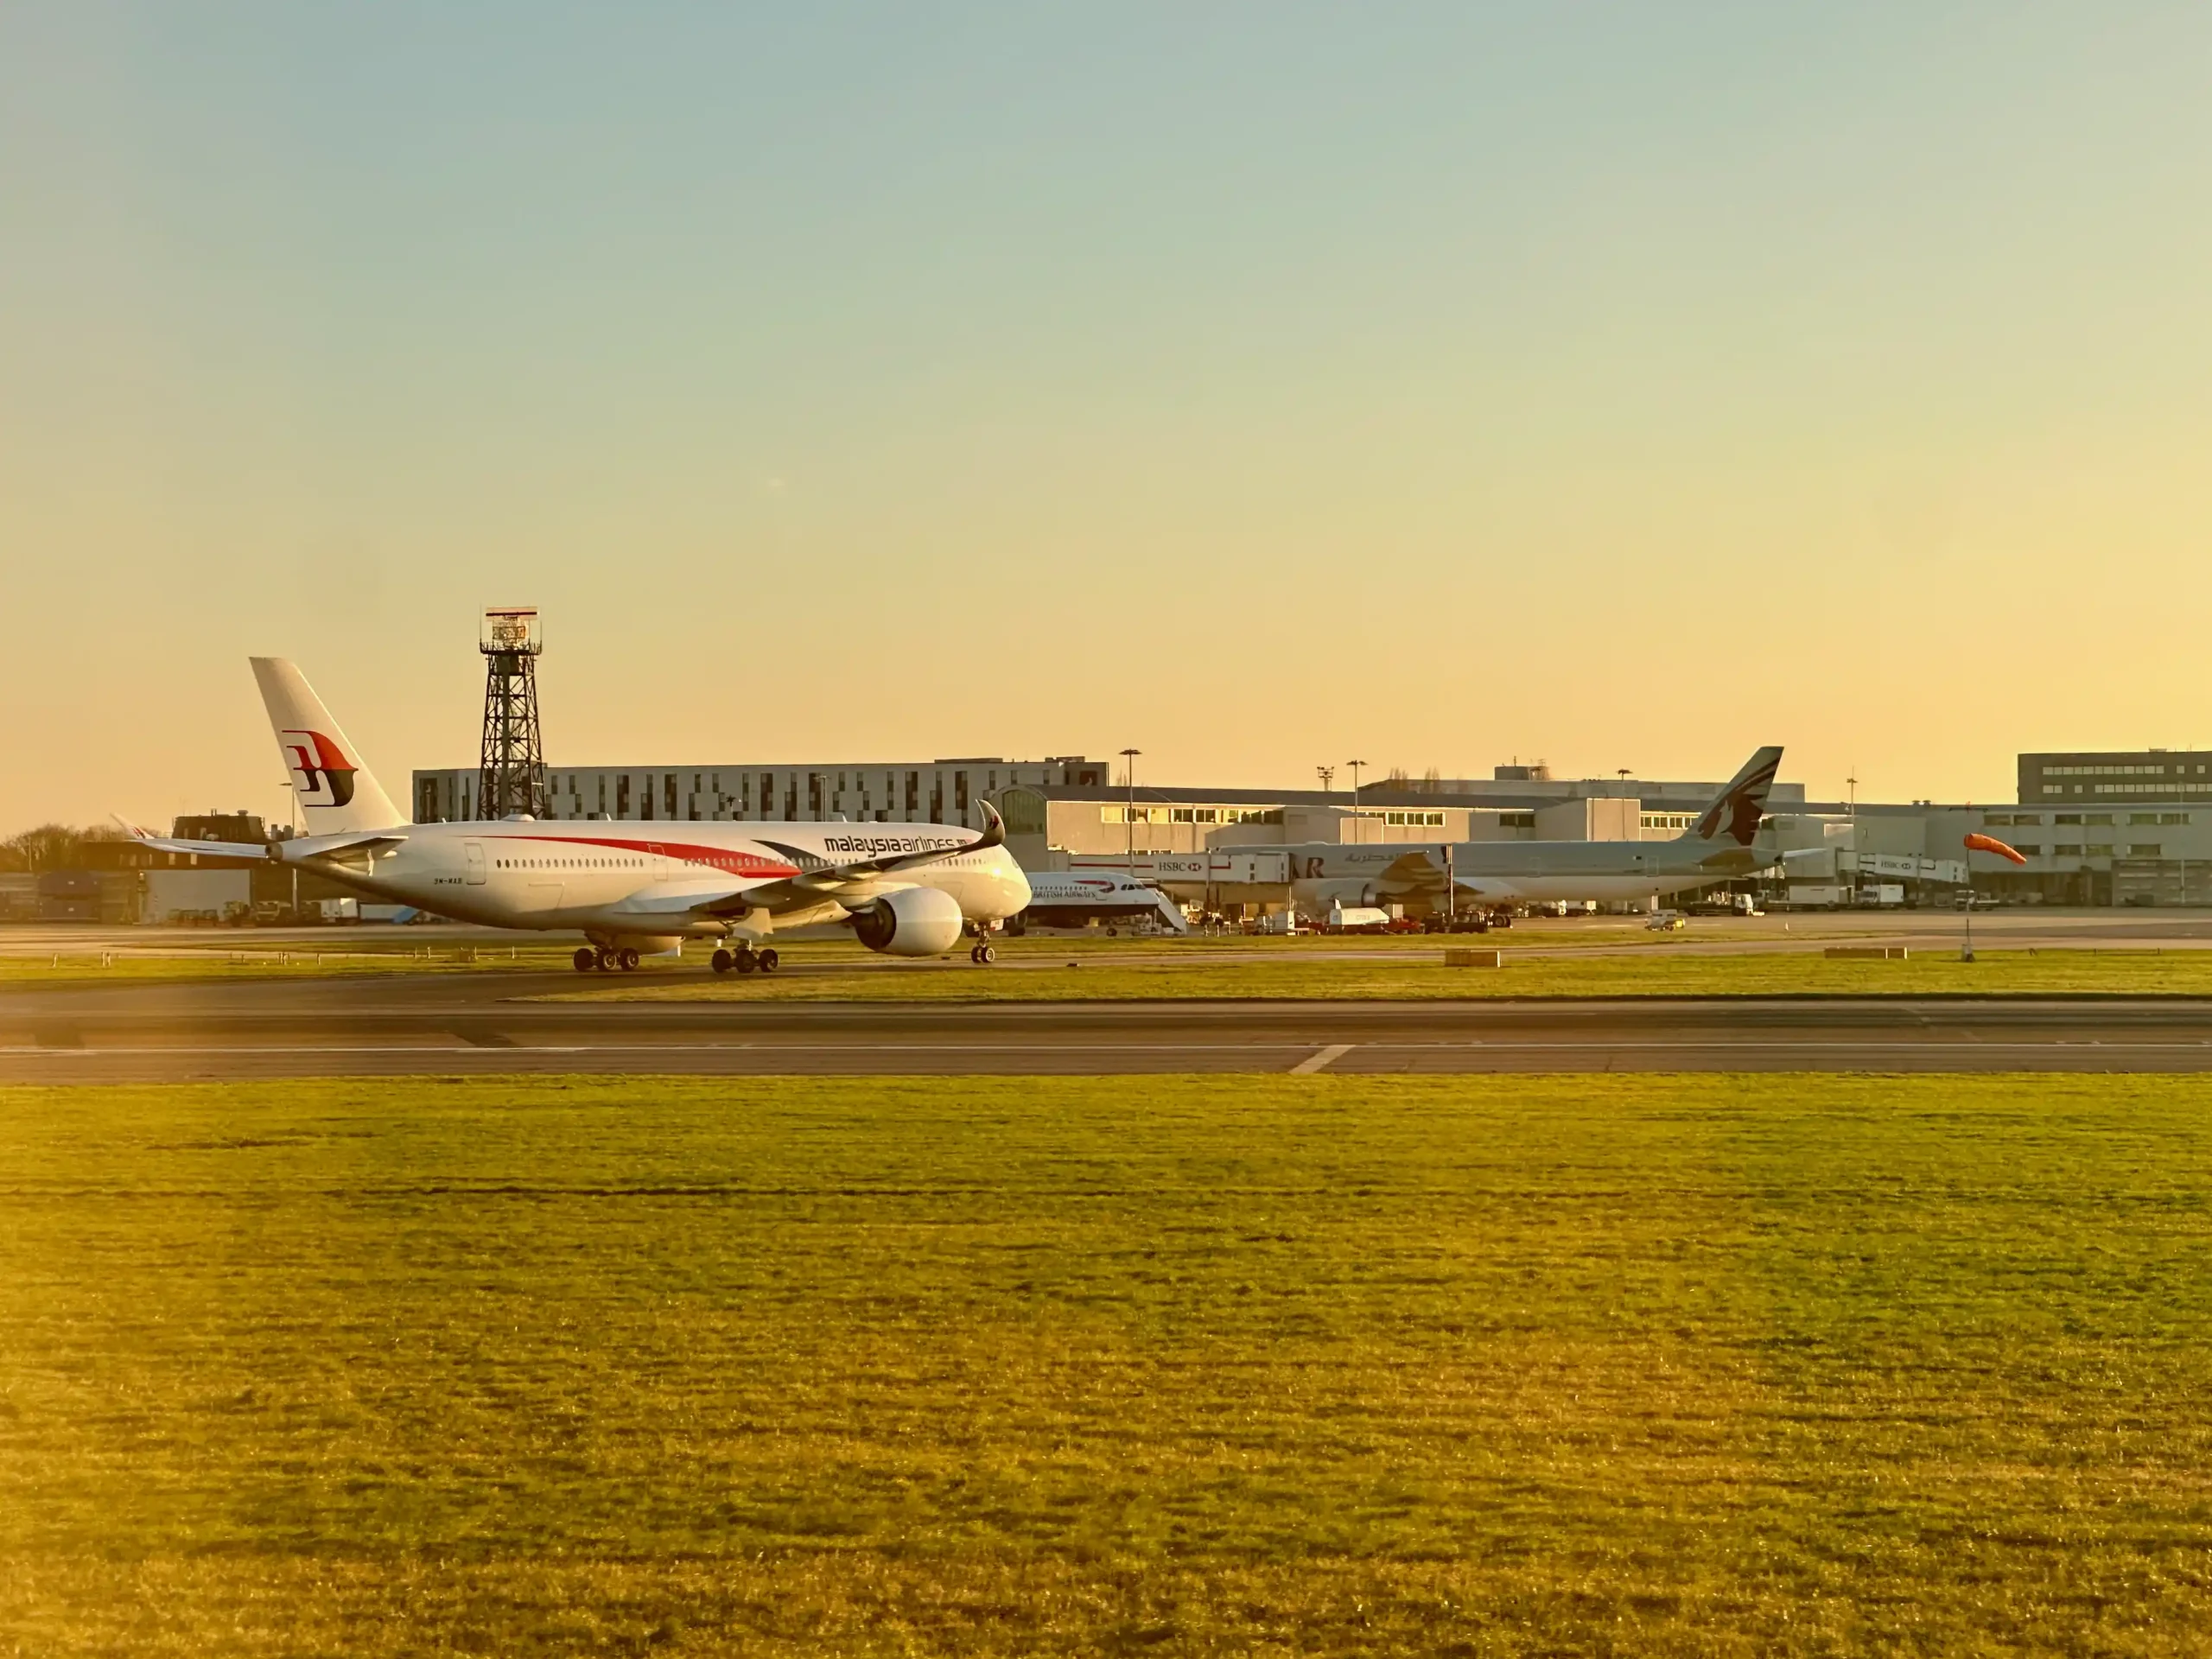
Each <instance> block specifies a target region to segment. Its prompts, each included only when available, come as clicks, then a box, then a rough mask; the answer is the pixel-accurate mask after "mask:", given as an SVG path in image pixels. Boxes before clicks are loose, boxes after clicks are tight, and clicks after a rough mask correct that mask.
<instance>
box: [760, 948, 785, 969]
mask: <svg viewBox="0 0 2212 1659" xmlns="http://www.w3.org/2000/svg"><path fill="white" fill-rule="evenodd" d="M782 960H783V958H782V957H779V956H778V955H777V954H776V953H775V951H774V950H773V949H770V950H763V951H761V952H760V971H761V972H762V973H764V974H772V973H774V972H775V971H776V964H777V963H779V962H780V961H782Z"/></svg>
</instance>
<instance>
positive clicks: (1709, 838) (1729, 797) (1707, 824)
mask: <svg viewBox="0 0 2212 1659" xmlns="http://www.w3.org/2000/svg"><path fill="white" fill-rule="evenodd" d="M1781 766H1782V747H1781V746H1780V745H1779V744H1770V745H1769V746H1768V747H1765V748H1763V749H1761V750H1760V751H1759V752H1758V753H1756V754H1754V755H1753V756H1752V757H1751V759H1750V760H1746V761H1745V762H1744V767H1743V770H1742V771H1740V772H1738V773H1737V774H1736V775H1735V776H1734V777H1733V778H1732V779H1729V780H1728V784H1727V786H1726V788H1724V789H1723V790H1722V791H1720V794H1719V798H1717V799H1715V800H1714V802H1713V804H1712V805H1711V806H1708V807H1707V808H1706V809H1705V812H1704V814H1703V816H1702V817H1700V818H1699V819H1698V821H1697V823H1695V824H1694V825H1692V826H1691V827H1690V828H1689V829H1687V830H1685V831H1683V833H1682V839H1683V840H1684V841H1698V842H1706V843H1707V844H1709V845H1714V846H1725V845H1727V844H1729V843H1733V844H1734V845H1736V846H1738V847H1748V846H1750V845H1751V843H1752V842H1754V841H1756V840H1757V839H1758V833H1759V818H1760V817H1761V816H1762V815H1763V814H1764V812H1765V811H1766V797H1767V791H1769V790H1770V789H1772V788H1773V787H1774V774H1775V773H1776V772H1777V771H1778V770H1779V769H1780V768H1781Z"/></svg>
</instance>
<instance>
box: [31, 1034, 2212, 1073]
mask: <svg viewBox="0 0 2212 1659" xmlns="http://www.w3.org/2000/svg"><path fill="white" fill-rule="evenodd" d="M2205 1046H2207V1043H2206V1039H2196V1040H2194V1041H2181V1042H2129V1041H2120V1042H2112V1043H2107V1042H2105V1041H2103V1040H2102V1039H2096V1038H2090V1039H2082V1038H2064V1037H2059V1038H2044V1039H2039V1040H2035V1041H2018V1042H1980V1043H1977V1044H1975V1045H1974V1051H1975V1052H2013V1051H2017V1052H2022V1053H2038V1052H2044V1051H2047V1050H2050V1049H2062V1048H2065V1049H2078V1048H2106V1047H2110V1048H2115V1049H2123V1050H2130V1051H2133V1050H2138V1049H2139V1050H2144V1051H2164V1050H2167V1049H2175V1050H2187V1051H2190V1052H2197V1051H2201V1050H2202V1049H2203V1048H2204V1047H2205ZM1964 1047H1966V1045H1964V1044H1961V1043H1956V1042H1945V1041H1942V1040H1941V1039H1934V1038H1920V1039H1905V1040H1895V1039H1890V1040H1883V1039H1825V1038H1817V1039H1806V1040H1804V1041H1802V1042H1793V1041H1786V1040H1777V1039H1768V1038H1738V1039H1729V1038H1713V1039H1666V1040H1658V1041H1655V1040H1644V1039H1605V1038H1592V1039H1587V1040H1584V1041H1579V1042H1516V1041H1513V1040H1510V1039H1499V1038H1495V1037H1493V1038H1489V1039H1483V1040H1480V1041H1465V1042H1388V1041H1372V1040H1370V1041H1368V1042H1365V1043H1332V1044H1331V1045H1329V1046H1326V1047H1325V1048H1323V1049H1321V1050H1319V1052H1309V1053H1308V1054H1307V1056H1306V1058H1305V1059H1303V1060H1301V1061H1300V1062H1299V1064H1298V1065H1295V1066H1294V1067H1293V1068H1292V1071H1293V1073H1294V1074H1297V1075H1307V1074H1310V1073H1312V1072H1314V1071H1321V1070H1323V1069H1324V1068H1325V1067H1327V1066H1330V1065H1334V1064H1335V1063H1336V1062H1337V1061H1338V1060H1339V1059H1341V1058H1344V1056H1345V1055H1346V1054H1349V1053H1351V1052H1352V1051H1353V1050H1354V1049H1356V1048H1370V1049H1383V1050H1389V1051H1421V1050H1428V1051H1461V1052H1471V1051H1474V1050H1478V1049H1479V1050H1485V1051H1488V1052H1492V1053H1499V1054H1504V1053H1516V1052H1524V1051H1528V1052H1556V1053H1593V1052H1630V1051H1634V1052H1662V1053H1664V1052H1692V1053H1700V1052H1710V1051H1713V1050H1729V1049H1743V1050H1746V1051H1762V1050H1768V1049H1773V1050H1780V1051H1791V1050H1814V1049H1822V1050H1838V1051H1841V1052H1866V1051H1880V1050H1891V1049H1895V1050H1900V1051H1904V1052H1914V1053H1924V1052H1929V1051H1931V1050H1934V1051H1941V1050H1945V1049H1960V1048H1964ZM1312 1048H1313V1045H1311V1044H1310V1043H1295V1042H1243V1043H1126V1042H1114V1041H1111V1040H1109V1041H1104V1042H1095V1043H1049V1042H1032V1043H870V1042H836V1043H789V1042H777V1041H775V1040H773V1039H770V1040H767V1041H762V1042H751V1043H684V1042H672V1043H563V1044H555V1043H520V1042H518V1043H513V1044H512V1045H509V1046H502V1047H499V1048H495V1049H483V1048H475V1047H472V1046H467V1045H466V1044H464V1043H343V1044H340V1043H241V1044H233V1045H226V1046H215V1045H207V1044H194V1045H190V1046H187V1045H183V1044H176V1045H171V1044H166V1043H144V1044H137V1045H132V1046H127V1047H120V1048H91V1047H86V1048H42V1047H37V1046H29V1045H21V1044H13V1045H0V1060H4V1059H20V1058H38V1059H60V1058H67V1059H78V1058H84V1059H98V1058H110V1059H112V1058H119V1057H125V1056H129V1057H136V1058H155V1057H158V1056H171V1057H183V1056H195V1055H196V1056H219V1055H251V1054H259V1055H275V1054H442V1055H446V1056H448V1057H449V1058H455V1059H466V1058H484V1059H494V1058H501V1057H503V1056H511V1055H522V1054H687V1053H702V1054H707V1053H741V1052H743V1053H755V1054H776V1053H791V1054H806V1053H822V1054H841V1053H858V1052H865V1053H892V1054H909V1053H911V1054H1103V1053H1137V1054H1184V1053H1191V1054H1206V1053H1239V1054H1250V1055H1253V1056H1255V1058H1256V1057H1258V1056H1261V1055H1264V1054H1268V1053H1271V1052H1280V1051H1282V1050H1286V1049H1291V1050H1296V1049H1306V1050H1311V1049H1312Z"/></svg>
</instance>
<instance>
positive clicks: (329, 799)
mask: <svg viewBox="0 0 2212 1659" xmlns="http://www.w3.org/2000/svg"><path fill="white" fill-rule="evenodd" d="M277 735H278V737H279V739H280V740H281V741H283V745H284V753H286V755H288V756H289V757H290V760H291V767H292V777H293V779H295V780H296V786H297V788H298V789H299V791H300V804H301V805H302V806H345V805H346V804H349V803H350V802H351V801H352V800H353V773H354V772H355V770H356V768H355V767H354V765H353V762H352V761H350V760H347V759H346V752H345V750H343V749H341V748H340V747H338V746H337V745H336V744H335V743H334V742H332V741H330V740H329V739H328V738H327V737H325V736H324V735H323V734H321V732H306V731H291V732H280V733H278V734H277Z"/></svg>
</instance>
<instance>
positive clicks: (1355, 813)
mask: <svg viewBox="0 0 2212 1659" xmlns="http://www.w3.org/2000/svg"><path fill="white" fill-rule="evenodd" d="M1366 764H1367V762H1366V761H1364V760H1347V761H1345V762H1344V765H1346V766H1350V767H1351V838H1352V839H1353V840H1354V841H1364V840H1365V839H1366V838H1367V837H1366V836H1364V835H1363V834H1362V833H1361V830H1360V827H1359V769H1360V768H1361V767H1362V766H1365V765H1366Z"/></svg>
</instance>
